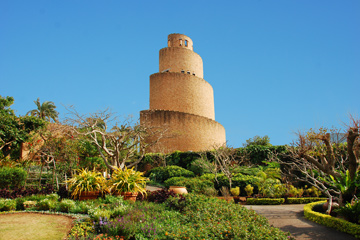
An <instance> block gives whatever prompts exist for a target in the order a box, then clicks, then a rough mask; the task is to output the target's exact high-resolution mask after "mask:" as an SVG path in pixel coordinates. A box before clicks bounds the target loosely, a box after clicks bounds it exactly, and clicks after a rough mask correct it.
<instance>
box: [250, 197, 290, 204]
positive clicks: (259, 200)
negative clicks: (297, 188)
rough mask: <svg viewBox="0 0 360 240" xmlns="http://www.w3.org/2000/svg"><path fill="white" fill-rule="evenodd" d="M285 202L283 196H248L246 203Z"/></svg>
mask: <svg viewBox="0 0 360 240" xmlns="http://www.w3.org/2000/svg"><path fill="white" fill-rule="evenodd" d="M284 202H285V199H284V198H248V199H246V204H248V205H280V204H283V203H284Z"/></svg>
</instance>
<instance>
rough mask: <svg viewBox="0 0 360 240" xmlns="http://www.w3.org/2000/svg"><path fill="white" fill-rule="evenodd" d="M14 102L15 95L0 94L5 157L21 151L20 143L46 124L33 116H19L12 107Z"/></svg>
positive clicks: (0, 138)
mask: <svg viewBox="0 0 360 240" xmlns="http://www.w3.org/2000/svg"><path fill="white" fill-rule="evenodd" d="M13 103H14V98H13V97H2V96H0V151H1V154H2V157H4V158H6V157H8V156H9V155H10V154H13V153H16V152H19V149H20V144H21V143H23V142H26V141H28V140H29V139H30V137H31V135H32V133H34V131H36V130H37V129H39V128H41V127H43V126H44V125H45V122H44V121H43V120H42V119H38V118H35V117H32V116H24V117H17V116H16V115H15V114H14V111H13V110H12V109H11V108H10V106H11V105H12V104H13ZM16 157H18V156H15V158H16Z"/></svg>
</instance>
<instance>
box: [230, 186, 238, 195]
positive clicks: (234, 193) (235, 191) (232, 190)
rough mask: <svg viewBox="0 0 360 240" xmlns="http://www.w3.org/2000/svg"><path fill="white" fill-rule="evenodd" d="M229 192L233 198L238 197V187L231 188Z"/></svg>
mask: <svg viewBox="0 0 360 240" xmlns="http://www.w3.org/2000/svg"><path fill="white" fill-rule="evenodd" d="M230 192H231V195H233V196H239V195H240V188H239V187H235V188H231V189H230Z"/></svg>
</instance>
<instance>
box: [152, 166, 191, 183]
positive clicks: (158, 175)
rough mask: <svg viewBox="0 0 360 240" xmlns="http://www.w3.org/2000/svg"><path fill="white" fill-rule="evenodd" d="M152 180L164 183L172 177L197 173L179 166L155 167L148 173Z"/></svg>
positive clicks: (189, 175)
mask: <svg viewBox="0 0 360 240" xmlns="http://www.w3.org/2000/svg"><path fill="white" fill-rule="evenodd" d="M147 175H148V176H149V178H150V180H152V181H156V182H160V183H163V182H165V181H166V180H167V179H169V178H172V177H189V178H191V177H195V174H194V173H193V172H191V171H189V170H186V169H184V168H182V167H179V166H166V167H157V168H153V169H152V170H151V171H150V172H149V174H147Z"/></svg>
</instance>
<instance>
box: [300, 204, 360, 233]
mask: <svg viewBox="0 0 360 240" xmlns="http://www.w3.org/2000/svg"><path fill="white" fill-rule="evenodd" d="M321 203H325V201H322V202H313V203H309V204H306V205H305V207H304V215H305V218H307V219H309V220H311V221H313V222H316V223H319V224H322V225H325V226H327V227H331V228H335V229H336V230H338V231H341V232H345V233H348V234H351V235H353V236H355V237H356V238H360V225H358V224H355V223H351V222H348V221H346V220H344V219H339V218H335V217H332V216H330V215H327V214H323V213H319V212H314V211H313V207H314V206H315V205H318V204H321Z"/></svg>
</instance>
